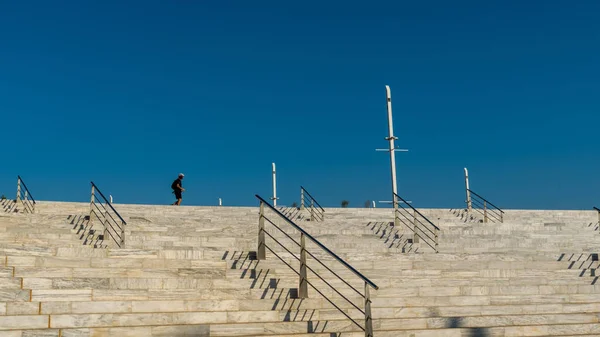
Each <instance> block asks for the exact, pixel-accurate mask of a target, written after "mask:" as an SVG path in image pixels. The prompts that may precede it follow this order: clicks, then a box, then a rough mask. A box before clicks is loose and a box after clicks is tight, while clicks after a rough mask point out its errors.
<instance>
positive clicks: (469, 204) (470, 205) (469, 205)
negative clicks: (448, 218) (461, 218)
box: [465, 167, 473, 214]
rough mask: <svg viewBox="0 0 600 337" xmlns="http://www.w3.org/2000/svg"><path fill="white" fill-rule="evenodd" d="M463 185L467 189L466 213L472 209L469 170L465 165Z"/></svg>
mask: <svg viewBox="0 0 600 337" xmlns="http://www.w3.org/2000/svg"><path fill="white" fill-rule="evenodd" d="M465 186H466V191H467V213H469V214H470V213H471V211H472V210H473V204H472V203H471V190H470V189H469V170H467V168H466V167H465Z"/></svg>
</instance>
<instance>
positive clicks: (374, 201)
mask: <svg viewBox="0 0 600 337" xmlns="http://www.w3.org/2000/svg"><path fill="white" fill-rule="evenodd" d="M375 207H376V206H375V200H373V208H375Z"/></svg>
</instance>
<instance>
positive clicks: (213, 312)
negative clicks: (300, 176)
mask: <svg viewBox="0 0 600 337" xmlns="http://www.w3.org/2000/svg"><path fill="white" fill-rule="evenodd" d="M115 208H116V209H117V210H118V211H119V212H120V214H121V215H122V216H123V217H124V218H125V220H126V221H127V227H126V238H127V239H126V247H125V248H120V249H119V248H115V247H112V246H111V245H110V244H109V243H107V242H97V241H94V236H93V235H92V237H91V238H90V237H88V236H87V233H86V231H89V229H90V228H91V227H89V226H87V224H85V225H84V226H83V229H82V227H81V226H79V225H78V224H79V219H81V218H82V217H83V216H84V215H86V214H87V212H89V205H87V204H79V203H57V202H38V203H37V205H36V214H14V213H10V214H3V213H0V336H10V337H12V336H19V337H25V336H27V337H33V336H44V337H47V336H61V337H64V336H72V337H75V336H77V337H79V336H86V337H87V336H245V337H249V336H257V337H258V336H262V337H265V336H288V337H291V336H298V337H300V336H302V337H308V336H319V337H321V336H327V337H332V336H337V337H345V336H352V337H353V336H364V332H362V331H361V330H360V329H359V327H358V326H357V325H355V324H353V323H352V322H351V321H350V320H349V319H348V318H347V317H346V316H345V315H343V314H342V313H341V312H340V311H339V310H338V309H336V308H335V307H334V306H333V304H332V303H330V302H329V301H328V300H327V299H326V298H328V299H329V300H331V301H332V302H334V303H335V305H337V306H338V307H339V308H340V309H342V310H343V311H344V312H345V313H346V314H347V315H349V316H350V317H351V318H353V319H355V320H357V321H360V320H361V319H363V320H364V316H362V314H361V313H360V312H359V311H358V310H357V309H356V308H355V307H354V306H353V305H352V304H350V303H349V302H347V301H345V300H344V299H343V298H342V297H341V295H340V294H338V293H336V292H335V291H332V290H331V288H329V287H328V286H327V284H325V283H324V282H323V281H321V280H319V279H318V278H316V277H315V276H314V275H313V274H312V272H310V273H309V275H308V277H309V280H310V281H311V282H312V283H313V284H314V285H315V287H316V288H317V289H319V290H320V291H321V292H322V293H323V294H324V295H325V297H326V298H325V297H323V296H322V295H320V294H318V293H317V292H316V291H315V290H314V289H312V288H310V287H309V298H306V299H299V298H297V296H296V294H297V288H298V276H297V274H296V273H295V272H294V271H293V270H291V269H290V268H289V267H288V266H286V265H285V264H284V263H283V262H282V261H280V260H279V259H277V258H276V257H275V256H273V254H271V253H270V252H268V253H267V259H266V260H260V261H259V260H256V259H255V255H256V254H255V251H256V248H257V235H258V207H167V206H146V205H115ZM420 211H421V212H422V213H423V214H424V215H425V216H426V217H428V218H429V219H430V220H431V221H432V222H434V223H435V224H436V225H438V226H439V227H440V228H441V235H440V237H439V249H440V253H438V254H435V253H432V252H431V251H428V250H426V249H425V247H422V243H419V242H411V240H408V239H412V234H411V232H410V231H409V230H408V229H407V228H396V227H395V226H392V225H391V224H390V221H391V220H392V213H391V210H390V209H326V217H325V221H323V222H313V221H306V218H303V219H298V224H299V225H300V226H302V227H303V228H304V229H305V230H306V231H307V232H309V233H310V234H311V235H312V236H314V237H315V238H316V239H317V240H319V241H320V242H322V243H323V244H324V245H326V246H327V247H328V248H329V249H331V250H332V251H333V252H335V253H336V254H337V255H339V256H340V257H341V258H343V259H344V260H346V261H347V262H348V263H349V264H351V265H352V266H353V267H354V268H356V269H357V270H358V271H360V272H361V273H362V274H364V275H365V276H366V277H368V278H369V279H370V280H371V281H373V282H374V283H376V284H377V285H378V286H379V290H378V291H372V292H371V296H372V313H373V326H374V330H375V336H377V337H381V336H384V337H388V336H389V337H397V336H399V337H402V336H407V337H408V336H413V337H428V336H479V337H482V336H600V318H599V317H600V292H599V290H600V284H599V285H597V284H596V280H597V279H596V275H597V273H596V268H597V267H598V261H597V259H596V257H595V255H594V254H595V253H596V252H597V250H596V247H597V246H598V245H597V242H598V238H597V237H596V235H597V234H598V232H597V222H598V216H597V213H596V212H593V211H589V212H588V211H524V210H523V211H521V210H514V211H513V210H509V211H507V212H506V217H505V222H504V223H485V224H484V223H481V222H479V221H478V220H477V219H470V218H469V217H468V216H466V215H465V214H464V213H463V211H461V210H447V209H423V210H420ZM275 223H276V224H277V225H278V226H280V227H282V228H285V230H286V233H288V234H289V235H290V236H292V237H294V238H296V239H298V238H299V235H300V234H299V232H298V231H296V230H294V229H293V228H291V227H289V226H288V227H286V223H285V222H284V221H281V220H276V221H275ZM93 225H94V226H97V224H93ZM96 229H98V227H96ZM266 230H267V232H268V233H270V234H271V235H273V236H274V237H276V238H277V239H278V240H280V241H281V242H286V241H285V240H289V238H287V237H286V236H285V235H283V234H281V233H280V232H279V231H277V230H275V229H274V228H272V227H266ZM82 231H83V232H82ZM86 239H87V241H86ZM94 242H95V243H94ZM288 243H289V242H288ZM267 245H268V246H269V247H271V248H272V249H274V250H275V251H276V252H277V253H278V255H279V256H281V257H282V259H283V260H284V261H285V262H286V263H288V264H290V265H292V266H294V267H296V268H297V267H298V261H297V260H296V258H295V257H294V256H293V255H292V254H290V253H289V252H287V251H285V250H284V249H283V248H281V247H279V246H277V245H276V244H274V243H273V242H271V241H269V239H267ZM286 246H287V247H289V249H290V250H292V253H294V255H299V250H298V249H296V247H295V246H293V245H291V244H290V245H286ZM95 247H96V248H95ZM307 249H308V250H309V251H310V252H312V253H313V254H314V255H315V258H318V259H319V260H320V261H322V262H323V263H324V264H325V265H327V266H328V268H330V269H331V270H333V271H334V272H335V273H336V274H338V275H339V276H341V277H342V278H343V279H344V280H345V281H346V282H348V283H349V284H350V285H352V286H354V287H356V288H358V289H361V287H362V286H363V283H362V281H361V280H360V279H357V278H356V277H355V275H354V274H352V273H351V272H349V271H348V270H347V269H345V268H342V267H341V266H340V265H339V263H336V261H335V260H333V259H332V258H331V256H329V255H328V254H325V253H324V252H322V251H320V250H319V249H318V248H317V247H316V246H314V245H312V244H310V243H309V244H308V246H307ZM308 265H309V266H311V267H312V269H313V270H314V271H315V272H317V273H319V274H321V275H323V276H324V278H325V279H326V280H327V281H328V283H330V284H331V285H332V286H333V287H334V288H336V289H338V291H339V292H340V293H341V294H342V295H344V296H345V297H347V298H348V299H350V300H351V302H352V303H355V304H358V306H359V307H361V305H362V304H361V303H362V302H361V301H364V299H363V298H362V297H360V296H358V294H357V293H356V292H354V291H352V290H351V289H350V288H348V287H347V286H346V285H345V284H344V283H343V282H342V281H340V280H339V279H337V278H335V277H334V276H333V275H331V274H328V273H329V271H328V270H327V269H326V268H325V267H323V266H321V265H319V264H318V263H317V262H316V261H315V259H314V258H309V259H308Z"/></svg>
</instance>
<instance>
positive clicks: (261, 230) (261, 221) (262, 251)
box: [256, 201, 267, 260]
mask: <svg viewBox="0 0 600 337" xmlns="http://www.w3.org/2000/svg"><path fill="white" fill-rule="evenodd" d="M266 258H267V252H266V246H265V205H264V203H263V202H262V201H261V202H260V215H259V218H258V250H257V252H256V259H257V260H265V259H266Z"/></svg>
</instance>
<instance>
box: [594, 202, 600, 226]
mask: <svg viewBox="0 0 600 337" xmlns="http://www.w3.org/2000/svg"><path fill="white" fill-rule="evenodd" d="M594 210H596V212H598V226H600V208H598V207H594ZM599 230H600V229H599Z"/></svg>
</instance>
